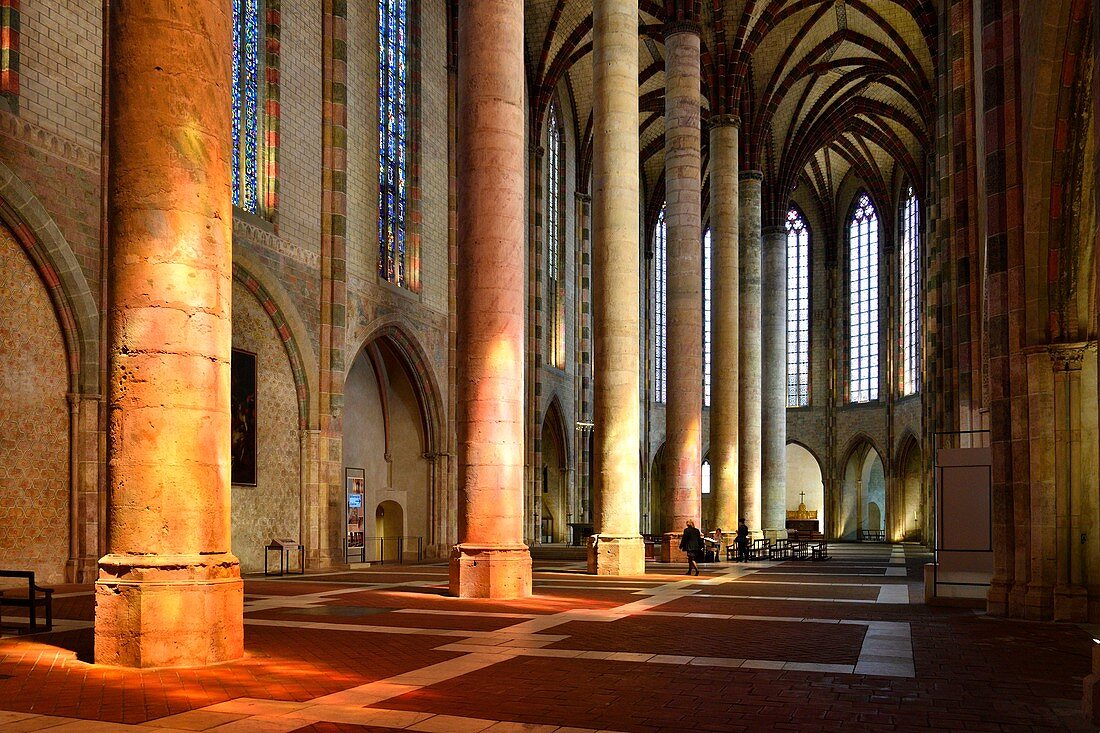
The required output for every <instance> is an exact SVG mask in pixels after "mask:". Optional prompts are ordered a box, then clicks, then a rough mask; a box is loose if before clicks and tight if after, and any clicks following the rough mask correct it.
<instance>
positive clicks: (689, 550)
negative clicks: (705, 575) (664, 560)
mask: <svg viewBox="0 0 1100 733" xmlns="http://www.w3.org/2000/svg"><path fill="white" fill-rule="evenodd" d="M680 549H681V550H683V551H684V554H686V555H687V559H688V569H687V572H686V573H684V574H685V575H691V571H692V570H694V571H695V574H696V575H698V574H699V566H698V565H697V564H696V561H697V560H698V559H699V553H700V552H702V550H703V535H702V534H700V533H699V529H698V528H697V527H696V526H695V521H694V520H692V519H689V520H688V521H687V526H686V527H684V534H683V536H682V537H680Z"/></svg>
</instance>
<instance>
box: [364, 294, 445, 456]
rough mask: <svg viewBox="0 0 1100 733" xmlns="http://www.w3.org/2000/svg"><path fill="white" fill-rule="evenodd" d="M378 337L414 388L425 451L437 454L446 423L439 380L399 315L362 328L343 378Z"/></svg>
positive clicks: (441, 445) (422, 348)
mask: <svg viewBox="0 0 1100 733" xmlns="http://www.w3.org/2000/svg"><path fill="white" fill-rule="evenodd" d="M379 339H385V340H386V341H387V342H388V343H389V344H390V345H391V346H392V347H393V348H394V350H395V351H396V352H397V354H398V355H399V356H400V357H401V360H402V362H403V366H405V368H406V369H407V371H408V376H409V379H410V380H411V381H412V383H413V386H414V388H415V389H416V393H417V395H418V398H419V400H418V401H419V404H420V418H421V421H422V423H423V428H424V440H425V445H424V451H425V452H426V453H436V452H440V451H443V450H445V449H446V440H445V437H444V436H445V433H444V429H445V428H444V426H445V425H446V423H445V420H444V414H445V413H444V410H443V396H442V393H441V392H440V389H439V383H438V381H437V380H436V378H435V372H434V369H433V368H432V363H431V360H430V359H429V358H428V354H427V351H426V350H425V349H424V347H423V346H422V345H421V343H420V341H419V340H418V339H417V338H416V337H415V336H414V335H413V333H412V330H411V329H410V328H409V327H408V326H407V325H406V324H405V323H404V322H403V320H402V319H401V318H400V317H397V316H387V317H383V318H379V319H377V320H375V321H374V322H373V323H371V324H370V325H369V326H368V327H367V328H366V329H365V330H364V331H363V336H362V337H361V338H360V340H359V344H358V347H357V348H356V349H355V350H354V351H353V352H352V354H353V356H352V358H351V359H349V360H348V365H347V367H346V368H345V374H344V376H345V378H346V377H347V372H348V371H350V369H351V365H352V364H353V363H354V362H355V360H356V358H358V355H359V353H360V352H361V351H363V350H364V349H365V348H367V346H369V345H370V344H371V343H373V342H375V341H377V340H379Z"/></svg>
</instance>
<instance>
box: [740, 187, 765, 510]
mask: <svg viewBox="0 0 1100 733" xmlns="http://www.w3.org/2000/svg"><path fill="white" fill-rule="evenodd" d="M763 181H764V174H763V173H761V172H760V171H744V172H743V173H741V178H740V183H741V190H740V192H739V193H740V197H739V199H740V202H741V211H740V222H741V228H740V231H739V232H738V242H739V246H740V252H739V253H738V256H739V262H738V264H739V265H740V269H739V271H738V279H737V283H738V289H739V291H740V304H739V305H740V312H741V322H740V324H739V326H740V331H739V338H738V344H739V348H738V351H739V352H740V362H739V374H738V376H739V379H738V384H737V388H738V394H739V396H740V400H739V404H740V408H739V411H738V413H737V424H738V433H739V436H738V437H739V438H740V441H741V446H740V450H739V454H740V459H741V460H740V464H739V466H738V471H737V483H738V489H737V498H738V501H739V503H740V511H739V512H738V513H739V514H740V515H741V516H742V517H744V518H745V521H746V522H747V523H748V526H749V529H750V530H752V531H756V530H759V529H761V525H760V520H761V516H760V510H761V507H760V461H761V454H760V449H761V446H760V371H761V369H760V366H761V365H760V193H761V184H762V183H763Z"/></svg>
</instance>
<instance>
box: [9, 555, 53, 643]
mask: <svg viewBox="0 0 1100 733" xmlns="http://www.w3.org/2000/svg"><path fill="white" fill-rule="evenodd" d="M0 578H21V579H25V580H26V581H27V595H26V596H23V595H11V592H12V590H13V589H11V588H7V589H4V590H0V626H3V612H4V606H12V607H14V608H26V609H27V611H28V614H29V616H30V623H29V625H28V627H27V632H26V633H29V634H33V633H34V632H36V631H52V630H53V588H43V587H41V586H39V585H37V584H36V583H35V582H34V571H31V570H0ZM39 607H41V608H43V609H45V611H46V625H45V627H40V626H39V625H38V608H39ZM20 633H22V631H21V632H20Z"/></svg>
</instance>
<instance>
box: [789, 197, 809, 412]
mask: <svg viewBox="0 0 1100 733" xmlns="http://www.w3.org/2000/svg"><path fill="white" fill-rule="evenodd" d="M786 227H787V407H806V406H807V405H809V404H810V230H809V228H808V227H807V226H806V221H805V220H804V219H803V218H802V214H801V213H800V212H799V211H798V209H791V210H790V211H789V212H787V223H786Z"/></svg>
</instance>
